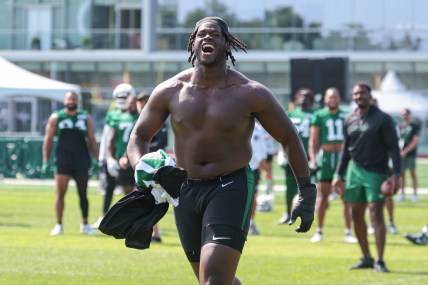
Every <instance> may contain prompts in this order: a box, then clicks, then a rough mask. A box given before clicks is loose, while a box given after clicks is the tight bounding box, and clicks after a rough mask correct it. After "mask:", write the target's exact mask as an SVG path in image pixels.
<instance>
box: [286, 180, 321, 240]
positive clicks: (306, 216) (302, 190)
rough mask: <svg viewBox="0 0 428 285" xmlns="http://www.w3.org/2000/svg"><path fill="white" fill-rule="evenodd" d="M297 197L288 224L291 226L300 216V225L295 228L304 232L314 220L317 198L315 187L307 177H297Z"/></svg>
mask: <svg viewBox="0 0 428 285" xmlns="http://www.w3.org/2000/svg"><path fill="white" fill-rule="evenodd" d="M297 185H298V186H299V199H298V200H297V203H296V205H295V206H294V208H293V211H291V218H290V221H289V222H288V224H289V225H290V226H291V225H292V224H294V222H295V221H296V219H297V218H298V217H300V219H301V223H300V226H299V227H298V228H297V229H296V232H298V233H305V232H307V231H309V229H310V228H311V225H312V222H313V221H314V212H315V202H316V199H317V188H316V186H315V184H312V183H311V181H310V179H309V177H304V178H298V179H297Z"/></svg>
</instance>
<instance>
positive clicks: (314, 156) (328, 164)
mask: <svg viewBox="0 0 428 285" xmlns="http://www.w3.org/2000/svg"><path fill="white" fill-rule="evenodd" d="M324 104H325V108H323V109H321V110H318V111H316V112H315V113H314V116H313V118H312V121H311V133H310V138H309V157H310V163H309V165H311V167H312V168H314V169H316V168H318V167H319V170H318V171H317V180H318V183H319V186H318V189H319V190H318V197H317V208H316V209H317V223H318V227H317V230H316V233H315V235H314V236H313V237H312V238H311V241H312V242H320V241H322V240H323V226H324V219H325V215H326V211H327V208H328V198H329V195H330V194H331V192H332V187H331V181H332V180H333V174H334V170H335V169H336V165H337V162H338V160H339V153H340V149H341V148H342V143H343V139H344V137H343V122H344V119H345V117H346V115H347V113H348V112H347V111H345V110H343V109H342V108H340V107H339V104H340V95H339V90H338V89H337V88H333V87H332V88H328V89H327V90H326V91H325V94H324ZM343 203H344V204H343V215H344V218H345V237H344V241H345V242H348V243H357V239H356V238H355V237H354V236H353V235H352V232H351V221H352V218H351V208H350V206H349V204H348V203H346V202H343Z"/></svg>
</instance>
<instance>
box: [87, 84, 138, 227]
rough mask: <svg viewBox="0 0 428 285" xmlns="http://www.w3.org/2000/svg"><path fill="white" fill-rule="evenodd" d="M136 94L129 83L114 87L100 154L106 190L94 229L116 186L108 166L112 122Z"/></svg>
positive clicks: (101, 181)
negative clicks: (128, 99) (108, 144)
mask: <svg viewBox="0 0 428 285" xmlns="http://www.w3.org/2000/svg"><path fill="white" fill-rule="evenodd" d="M135 95H136V91H135V89H134V87H133V86H132V85H130V84H128V83H121V84H119V85H117V86H116V87H115V88H114V90H113V94H112V99H113V100H112V102H113V103H112V106H113V109H112V110H110V111H108V112H107V114H106V117H105V119H104V128H103V133H102V136H101V141H100V155H99V161H100V162H101V163H102V165H101V173H100V187H101V189H102V190H103V192H104V199H103V208H102V212H101V216H100V217H99V218H98V220H97V221H96V222H95V223H94V224H93V225H92V227H93V228H94V229H98V227H99V225H100V223H101V221H102V219H103V218H104V216H105V215H106V213H107V211H108V210H109V209H110V205H111V202H112V200H113V193H114V189H115V187H116V177H115V176H112V175H110V173H109V171H108V167H107V143H108V139H109V137H110V130H111V124H112V122H115V121H117V120H119V117H120V116H121V114H122V113H123V112H125V111H126V98H128V96H135ZM115 162H116V161H115V160H113V161H110V164H111V163H113V164H114V165H115V166H114V168H113V170H112V171H113V172H115V173H113V174H115V175H116V174H118V170H119V167H118V164H116V163H115ZM116 172H117V173H116ZM116 176H117V175H116ZM119 189H120V188H119Z"/></svg>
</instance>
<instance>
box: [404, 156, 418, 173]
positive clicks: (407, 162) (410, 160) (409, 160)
mask: <svg viewBox="0 0 428 285" xmlns="http://www.w3.org/2000/svg"><path fill="white" fill-rule="evenodd" d="M415 167H416V156H406V157H404V158H402V159H401V170H405V169H415Z"/></svg>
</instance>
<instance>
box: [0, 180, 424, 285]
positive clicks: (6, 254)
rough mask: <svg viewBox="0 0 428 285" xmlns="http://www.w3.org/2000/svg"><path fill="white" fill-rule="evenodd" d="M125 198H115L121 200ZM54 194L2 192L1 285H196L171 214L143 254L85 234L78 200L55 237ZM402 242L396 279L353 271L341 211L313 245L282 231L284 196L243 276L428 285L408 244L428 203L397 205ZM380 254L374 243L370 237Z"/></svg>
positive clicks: (2, 187)
mask: <svg viewBox="0 0 428 285" xmlns="http://www.w3.org/2000/svg"><path fill="white" fill-rule="evenodd" d="M89 192H90V193H89V199H90V220H91V222H94V221H95V220H96V218H98V215H99V212H100V209H101V201H102V196H100V195H99V194H97V193H96V191H95V189H94V188H90V191H89ZM118 198H119V197H117V196H116V197H115V200H117V199H118ZM53 199H54V187H53V186H35V185H32V186H17V185H6V184H0V284H2V285H6V284H13V285H16V284H20V285H21V284H73V285H75V284H103V285H106V284H128V285H131V284H153V285H156V284H159V285H165V284H180V285H181V284H197V282H196V279H195V277H194V276H193V273H192V271H191V268H190V266H189V264H188V262H187V260H186V257H185V255H184V253H183V252H182V249H181V246H180V243H179V240H178V236H177V233H176V230H175V226H174V222H173V214H172V209H170V211H168V213H167V215H166V216H165V217H164V219H163V220H162V221H161V222H160V227H161V230H162V233H163V243H162V244H152V246H151V247H150V249H147V250H144V251H139V250H135V249H129V248H126V247H125V246H124V242H123V240H115V239H114V238H112V237H109V236H103V235H99V236H95V237H94V236H84V235H81V234H80V233H79V224H80V211H79V209H78V202H77V194H76V190H75V188H74V187H70V189H69V192H68V194H67V197H66V210H65V217H64V227H65V233H64V235H62V236H55V237H52V236H50V235H49V232H50V230H51V229H52V227H53V225H54V223H55V221H54V212H53ZM396 205H397V206H396V225H397V227H398V229H399V230H400V234H399V235H388V237H387V239H388V242H387V247H386V254H385V260H386V262H387V265H388V267H389V269H390V270H391V271H392V272H391V273H389V274H377V273H374V272H373V271H371V270H362V271H349V270H348V266H350V265H352V264H354V263H355V262H356V261H357V260H358V258H359V257H360V255H361V254H360V251H359V248H358V246H357V245H355V244H345V243H344V242H342V238H343V221H342V218H341V214H340V211H341V204H340V202H339V201H337V200H334V201H332V202H331V205H330V208H329V211H328V214H327V220H326V225H325V229H324V236H325V240H324V241H323V242H322V243H319V244H312V243H311V242H310V241H309V239H310V237H311V236H312V234H313V233H314V228H315V227H314V226H313V228H312V229H311V231H310V232H309V233H307V234H297V233H295V232H294V226H292V227H290V226H288V225H281V226H278V225H275V221H276V220H277V219H278V218H279V217H280V216H281V214H282V212H283V210H284V206H283V197H282V193H277V196H276V204H275V208H274V211H272V212H264V213H258V214H257V217H256V221H257V225H258V227H259V229H260V230H261V233H262V234H261V235H260V236H249V237H248V241H247V243H246V246H245V248H244V253H243V255H242V257H241V262H240V265H239V268H238V273H237V275H238V276H239V277H240V279H241V280H242V282H243V284H245V285H249V284H253V285H256V284H257V285H259V284H265V285H268V284H304V285H311V284H314V285H315V284H316V285H320V284H325V285H327V284H328V285H332V284H352V285H358V284H361V285H367V284H428V258H427V256H428V247H426V246H415V245H412V244H410V243H409V242H408V241H407V240H405V239H404V238H403V237H402V236H401V234H402V233H403V232H406V231H407V232H412V233H414V232H419V231H420V229H421V227H422V225H423V224H424V223H426V221H427V209H428V195H422V196H421V200H420V201H419V202H418V203H412V202H409V201H406V202H402V203H397V204H396ZM369 239H370V242H371V249H372V252H373V254H375V251H374V249H375V248H374V244H373V236H372V235H370V236H369Z"/></svg>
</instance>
